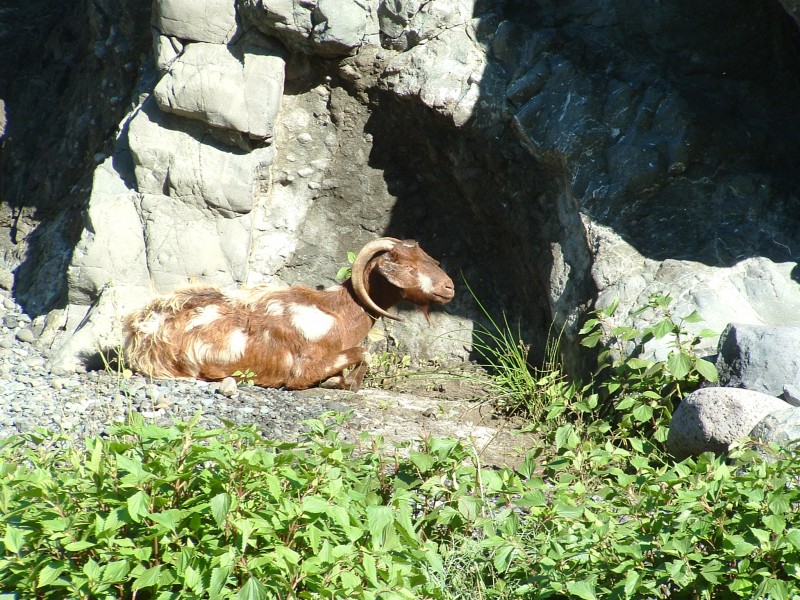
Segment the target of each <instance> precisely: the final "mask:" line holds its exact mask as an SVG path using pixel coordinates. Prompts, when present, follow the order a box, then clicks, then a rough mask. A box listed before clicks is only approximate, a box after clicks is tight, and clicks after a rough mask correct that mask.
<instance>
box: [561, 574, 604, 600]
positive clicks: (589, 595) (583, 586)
mask: <svg viewBox="0 0 800 600" xmlns="http://www.w3.org/2000/svg"><path fill="white" fill-rule="evenodd" d="M594 588H595V581H594V578H590V579H586V580H584V581H569V582H567V591H569V593H570V594H574V595H575V596H577V597H578V598H583V599H584V600H597V594H596V593H595V591H594Z"/></svg>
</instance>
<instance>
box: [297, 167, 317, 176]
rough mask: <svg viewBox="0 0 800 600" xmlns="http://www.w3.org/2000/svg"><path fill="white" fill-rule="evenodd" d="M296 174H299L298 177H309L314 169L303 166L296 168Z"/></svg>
mask: <svg viewBox="0 0 800 600" xmlns="http://www.w3.org/2000/svg"><path fill="white" fill-rule="evenodd" d="M297 174H298V175H300V177H311V175H313V174H314V169H312V168H311V167H303V168H302V169H298V170H297Z"/></svg>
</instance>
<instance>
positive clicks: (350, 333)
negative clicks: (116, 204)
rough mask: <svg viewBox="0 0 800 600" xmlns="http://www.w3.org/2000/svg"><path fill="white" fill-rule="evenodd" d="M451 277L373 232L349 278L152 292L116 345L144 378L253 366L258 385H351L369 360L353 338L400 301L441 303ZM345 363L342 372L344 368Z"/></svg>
mask: <svg viewBox="0 0 800 600" xmlns="http://www.w3.org/2000/svg"><path fill="white" fill-rule="evenodd" d="M454 294H455V290H454V287H453V281H452V280H451V279H450V277H448V276H447V274H446V273H445V272H444V271H443V270H442V269H441V268H440V267H439V263H438V262H437V261H435V260H434V259H433V258H431V257H430V256H428V254H426V253H425V252H424V251H423V250H422V249H421V248H420V247H419V244H417V242H415V241H414V240H398V239H395V238H380V239H378V240H374V241H372V242H370V243H368V244H367V245H366V246H364V248H362V249H361V251H360V252H359V253H358V255H357V256H356V259H355V261H354V262H353V266H352V276H351V277H350V278H349V279H347V280H346V281H345V282H344V283H342V284H341V285H336V286H333V287H330V288H327V289H324V290H314V289H310V288H307V287H303V286H292V287H286V288H277V289H276V288H270V287H269V286H264V285H261V286H255V287H253V288H250V289H241V290H236V291H232V292H226V291H223V290H220V289H219V288H215V287H210V286H195V287H187V288H184V289H179V290H176V291H173V292H172V293H170V294H167V295H165V296H161V297H159V298H156V299H154V300H152V301H151V302H150V303H149V304H147V305H146V306H145V307H144V308H142V309H140V310H138V311H135V312H133V313H131V314H130V315H128V316H127V317H126V319H125V321H124V325H123V331H124V335H125V342H124V353H125V356H126V358H127V361H128V364H129V365H130V366H131V367H132V368H133V369H134V370H136V371H139V372H141V373H143V374H145V375H148V376H150V377H154V378H184V377H189V378H196V379H204V380H207V381H217V380H220V379H224V378H225V377H228V376H231V375H233V374H234V373H235V372H237V371H240V372H243V373H244V372H247V371H249V372H251V373H254V374H255V375H254V378H253V383H254V384H256V385H259V386H262V387H270V388H284V389H288V390H301V389H306V388H309V387H312V386H314V385H318V384H321V383H323V382H326V381H327V384H328V385H330V386H331V387H338V388H341V389H351V390H354V391H356V390H358V389H359V387H360V386H361V382H362V380H363V378H364V375H365V374H366V372H367V369H368V367H369V365H368V364H367V357H368V354H367V352H366V350H365V349H364V348H363V347H362V346H361V345H360V344H361V342H362V341H363V340H364V338H365V337H366V335H367V333H368V332H369V330H370V329H371V328H372V326H373V324H374V323H375V321H377V319H378V318H379V317H386V318H389V319H394V320H397V321H399V320H401V319H400V318H399V317H396V316H395V315H392V314H390V313H388V312H387V309H388V308H390V307H392V306H394V305H395V304H397V303H398V302H400V301H401V300H405V301H409V302H412V303H414V304H416V305H418V306H420V307H422V308H423V310H424V311H425V315H426V317H427V315H428V313H427V310H428V307H429V305H430V304H445V303H447V302H449V301H450V300H451V299H452V298H453V296H454ZM351 367H353V369H352V370H351V371H350V372H349V374H348V375H347V376H345V375H344V371H345V370H346V369H349V368H351Z"/></svg>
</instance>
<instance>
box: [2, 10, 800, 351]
mask: <svg viewBox="0 0 800 600" xmlns="http://www.w3.org/2000/svg"><path fill="white" fill-rule="evenodd" d="M84 4H91V6H92V7H93V10H94V11H96V12H97V11H99V9H98V8H97V6H102V7H103V11H102V14H103V18H104V19H107V21H108V22H109V23H113V22H114V18H115V17H114V16H113V15H118V17H116V18H118V19H119V20H120V21H121V22H120V23H118V24H117V23H113V24H114V25H115V28H114V32H116V33H114V34H113V35H112V34H111V33H109V34H108V37H107V38H102V37H101V36H102V35H105V30H103V28H102V27H95V28H94V29H91V30H89V35H90V36H96V37H98V39H97V40H94V39H92V40H91V41H92V42H94V43H93V45H92V44H91V43H89V42H90V40H83V42H82V43H81V44H77V43H76V44H74V45H73V46H70V45H69V43H68V42H67V41H64V42H62V45H61V47H60V48H59V47H57V45H54V44H49V45H46V47H47V48H48V51H53V52H55V51H56V50H59V49H61V51H64V48H66V49H67V50H70V51H72V52H73V54H74V57H73V58H74V62H76V63H77V64H79V65H89V64H90V63H92V64H93V61H94V60H95V58H94V56H95V55H94V54H91V52H90V49H91V51H93V52H94V51H100V52H101V53H102V52H106V53H109V52H110V53H111V54H113V55H114V56H117V55H124V56H126V57H128V56H130V55H129V54H125V48H127V47H123V44H122V42H121V41H120V38H123V39H126V40H128V39H130V40H133V39H138V38H136V35H135V33H134V32H135V31H139V30H140V28H137V27H138V26H140V25H141V15H140V14H139V13H131V10H130V9H124V10H123V9H121V7H122V6H123V3H122V2H121V0H105V1H104V2H102V3H88V2H86V0H84V1H78V0H75V1H74V5H75V8H74V9H70V10H72V12H70V11H69V10H67V9H59V10H62V11H64V12H62V13H60V15H59V16H60V17H61V18H62V22H63V18H64V16H65V15H66V17H67V21H68V22H69V21H70V19H72V20H76V19H77V15H78V13H79V9H80V8H83V7H84ZM125 6H126V5H125ZM40 8H41V10H44V8H43V5H40ZM118 9H119V10H118ZM20 10H21V9H20ZM51 10H52V11H55V10H56V9H51ZM790 13H791V14H790ZM793 15H796V7H795V6H794V5H793V4H792V3H790V2H788V0H787V1H786V2H785V3H784V4H783V5H782V4H780V3H779V2H777V1H776V0H768V1H765V2H762V3H756V4H753V3H751V2H746V1H745V0H736V1H735V2H732V3H727V4H726V5H717V4H704V5H699V4H697V3H692V2H689V1H688V0H681V1H679V2H677V3H676V2H673V3H671V4H669V5H663V6H657V7H650V9H649V10H647V11H642V10H640V6H639V5H638V4H637V3H633V2H628V1H626V0H601V1H600V2H590V1H589V0H568V1H566V2H564V1H559V2H552V1H550V0H539V1H537V2H533V3H525V4H524V5H523V4H522V3H519V2H517V1H515V0H506V1H503V2H473V1H471V0H437V1H436V2H422V1H420V0H359V1H358V2H348V3H346V4H343V3H341V2H334V1H333V0H330V1H329V0H310V1H308V0H284V1H282V2H269V3H268V2H262V1H261V0H238V1H236V2H233V0H204V1H203V2H197V1H192V0H157V1H156V2H154V4H153V14H152V24H153V27H154V29H153V40H152V42H153V43H152V54H150V55H149V56H141V57H137V58H136V59H135V60H134V61H133V62H134V67H135V68H133V69H131V70H130V71H129V73H130V76H129V79H131V80H132V79H133V78H134V73H136V74H137V75H138V77H139V79H138V83H137V86H136V87H135V89H134V87H133V84H132V83H130V82H129V83H128V85H127V86H123V87H121V92H122V93H123V100H122V101H121V100H117V105H123V104H124V105H125V106H126V107H127V108H128V109H129V110H128V112H127V114H126V115H125V116H124V117H123V116H122V114H120V112H119V111H117V112H114V111H107V112H104V113H103V117H104V119H105V120H106V121H104V122H107V121H108V119H110V118H113V117H116V118H117V119H118V122H120V123H121V125H120V128H119V133H118V135H117V136H116V137H115V139H113V140H111V141H110V143H109V144H108V145H107V146H106V147H105V148H104V147H103V146H102V145H101V144H100V143H99V141H98V142H96V143H95V144H94V145H91V144H89V145H87V149H88V148H89V147H90V146H91V148H92V150H93V152H94V153H93V154H89V153H88V152H86V153H84V154H85V155H86V156H91V160H89V161H87V160H85V158H86V156H84V160H83V162H81V163H80V168H78V167H75V169H76V171H77V174H80V176H81V177H83V181H84V185H82V186H80V187H77V188H75V189H74V190H72V191H70V192H68V191H67V190H68V188H67V185H66V181H68V179H65V178H59V177H58V176H54V175H45V173H47V172H48V171H49V169H47V168H45V166H44V165H43V164H42V163H41V161H39V160H38V157H39V153H41V152H44V150H43V148H44V147H45V145H44V144H41V145H37V144H33V143H31V142H30V141H29V140H28V141H26V142H23V141H22V140H21V139H20V137H21V136H22V137H23V138H24V137H25V135H26V134H27V136H28V137H30V136H32V135H33V132H34V131H35V129H34V128H33V126H32V125H28V129H24V128H21V125H20V124H19V123H18V122H15V120H14V118H13V117H14V114H15V111H20V110H21V109H20V107H19V104H20V103H21V102H24V99H25V98H26V97H30V95H31V94H32V92H30V91H29V90H24V89H22V87H21V84H19V83H18V84H16V86H10V87H9V86H8V85H4V86H3V87H0V97H2V98H3V99H4V100H5V101H6V104H7V107H8V108H7V113H8V114H9V115H10V116H9V118H8V125H7V126H6V134H5V142H4V144H5V145H4V154H3V157H2V159H0V165H1V166H2V169H3V173H4V175H5V174H6V173H9V174H12V175H13V176H12V177H11V178H10V179H7V181H8V183H5V182H4V183H3V184H2V188H0V191H1V192H2V194H3V197H2V200H3V201H4V202H5V203H7V204H8V205H9V206H10V207H14V206H20V205H24V206H25V207H26V210H23V211H22V213H24V215H25V218H26V219H27V221H26V222H28V223H29V224H30V228H31V230H32V231H34V233H32V234H31V235H30V236H29V238H28V239H29V240H30V244H29V246H34V247H35V249H36V250H37V252H36V253H31V252H29V253H28V254H27V256H26V257H25V258H24V260H22V262H20V261H21V257H22V256H23V252H22V250H23V249H24V248H25V247H27V246H25V245H24V244H22V243H21V242H23V241H24V240H22V239H18V240H16V241H17V242H19V243H17V244H8V243H6V247H7V252H6V259H7V263H8V265H9V267H11V268H15V269H16V282H15V289H16V290H17V296H18V298H19V299H20V301H22V302H23V303H25V304H26V306H27V307H28V308H29V310H30V311H31V312H35V313H41V314H46V313H49V314H50V317H49V318H48V320H49V322H50V323H49V325H50V326H49V327H48V332H50V334H51V335H46V336H45V337H44V338H43V341H42V343H50V344H52V346H53V349H54V361H55V362H59V363H61V364H62V365H67V366H70V365H75V364H77V363H78V362H79V361H80V360H82V359H81V357H82V356H85V355H87V354H89V353H91V352H92V350H93V349H94V348H95V347H96V346H97V345H98V340H99V339H101V338H102V339H103V340H104V341H103V344H109V343H113V339H114V335H110V334H109V329H110V327H111V326H110V325H109V323H112V322H113V321H114V318H113V317H110V316H109V313H108V312H107V311H121V310H124V307H127V306H128V305H133V304H135V303H137V302H139V301H141V300H142V299H143V298H144V296H146V295H147V294H149V293H151V292H153V291H156V290H161V289H168V288H171V287H174V286H176V285H180V284H182V283H185V282H186V281H190V280H196V279H203V280H209V281H213V282H217V283H222V284H246V283H256V282H263V281H267V282H276V283H277V282H284V283H294V282H298V281H303V282H306V283H311V284H314V283H319V284H328V283H331V282H332V277H333V275H334V274H335V273H336V270H337V266H338V265H339V264H341V262H342V261H343V258H344V256H345V255H346V252H347V251H348V250H355V249H357V248H358V247H359V246H360V245H361V244H362V243H364V242H366V241H367V240H369V239H372V238H374V237H376V236H378V235H382V234H384V233H386V234H389V235H395V236H398V237H415V238H417V239H419V240H420V241H421V242H422V243H423V246H424V247H425V248H426V250H428V251H429V252H430V253H431V254H432V255H434V256H439V257H442V263H443V266H444V267H445V268H446V269H447V270H448V271H449V272H450V273H451V274H453V275H454V279H459V273H461V274H463V278H464V279H465V280H466V281H467V282H468V283H469V285H470V287H471V288H472V289H473V290H474V292H475V294H476V295H477V297H478V298H479V299H480V300H481V302H482V303H483V304H484V306H487V307H489V308H490V310H491V311H493V312H495V313H499V312H500V311H504V312H505V313H506V314H507V315H508V316H509V320H510V321H511V322H516V321H517V320H519V321H520V331H521V334H522V336H523V337H525V338H526V341H530V342H532V344H533V349H534V356H536V353H537V352H540V351H541V349H542V348H543V346H544V341H545V338H546V336H547V332H548V331H549V330H550V328H551V324H552V323H553V322H555V324H556V327H560V326H561V325H566V330H565V332H566V334H565V337H564V341H565V349H566V350H567V354H568V357H569V359H570V362H571V364H572V365H573V366H579V364H580V357H579V356H578V352H577V350H576V345H575V344H574V341H575V331H576V327H575V325H576V323H577V322H578V321H579V319H580V317H581V315H582V314H583V313H584V311H585V310H586V309H587V308H588V307H590V306H592V304H593V303H595V302H597V303H599V304H600V305H602V304H604V303H608V302H610V301H611V300H612V299H613V298H620V299H621V307H622V310H620V311H618V313H617V314H618V315H619V316H620V317H621V318H623V319H624V318H626V315H627V313H628V312H630V311H631V310H632V309H634V308H636V307H638V306H639V305H641V304H643V303H644V301H645V300H646V299H647V297H648V296H649V295H650V294H651V293H652V292H667V293H670V294H672V295H673V297H674V298H675V299H676V311H677V312H678V313H679V314H680V313H681V312H682V311H684V310H685V311H686V312H687V313H688V312H690V311H691V310H693V309H695V308H698V309H699V310H700V312H701V313H702V314H703V315H704V316H705V317H706V318H707V319H708V320H709V321H710V324H711V325H712V326H713V327H716V328H717V329H718V330H719V331H721V330H722V328H723V327H724V325H725V324H726V323H727V322H730V321H739V322H749V323H753V324H773V323H776V322H784V323H790V324H800V311H797V310H796V307H798V305H800V287H798V279H800V277H799V276H798V271H797V266H796V265H797V260H798V254H800V250H798V248H800V243H798V242H800V218H799V217H798V215H800V210H798V209H799V208H800V190H798V183H797V177H796V173H797V172H800V152H799V151H798V150H800V127H798V125H800V122H799V121H800V114H798V112H797V110H796V105H797V99H798V97H800V78H799V77H798V73H800V30H798V24H797V21H796V20H795V19H794V18H793ZM54 21H55V19H54ZM105 22H106V21H103V23H105ZM60 27H61V29H59V27H56V28H55V30H54V31H55V34H54V35H57V34H58V33H59V32H60V31H62V30H63V29H64V28H65V27H67V26H65V25H63V24H62V25H61V26H60ZM101 32H102V34H101ZM85 35H86V34H84V36H85ZM764 40H770V43H769V44H765V43H764ZM100 42H102V43H100ZM133 47H136V48H140V47H141V46H136V45H133ZM81 53H83V55H82V54H81ZM130 62H131V61H128V62H126V63H125V64H126V65H127V64H129V63H130ZM90 73H91V71H90V70H89V69H88V66H85V67H84V70H83V71H82V70H81V69H77V70H76V72H75V73H74V74H73V75H72V76H73V77H74V78H76V80H75V81H72V80H70V79H69V78H67V80H66V82H67V84H66V88H65V89H66V90H67V91H66V92H65V91H64V90H61V89H60V88H58V87H55V88H54V89H48V90H46V91H47V93H48V94H49V97H51V98H54V99H57V100H58V101H61V102H65V103H67V104H68V105H69V106H72V105H73V104H78V105H80V104H81V103H83V104H88V101H87V100H86V99H85V98H81V97H78V96H76V95H75V94H74V93H72V94H70V93H69V90H70V89H73V88H74V89H78V86H79V85H85V84H86V83H87V82H89V83H91V84H93V85H95V86H96V87H95V89H96V90H98V91H99V90H103V89H105V88H104V85H107V81H112V79H111V78H112V75H111V74H109V75H108V76H107V78H106V80H107V81H106V80H98V79H95V76H94V75H91V74H90ZM0 76H1V77H0V79H3V81H9V80H11V79H12V77H11V75H10V74H9V73H5V72H0ZM26 94H28V95H27V96H26ZM59 94H60V95H59ZM114 97H117V96H114ZM70 103H72V104H70ZM67 113H68V114H77V113H78V110H77V109H75V108H73V109H72V111H67ZM60 124H61V125H63V127H62V129H61V131H62V132H63V131H68V132H70V133H73V132H74V134H75V136H78V137H79V136H80V131H81V129H80V128H79V125H80V123H78V122H71V121H67V122H66V123H60ZM49 135H51V136H54V135H55V134H54V133H52V132H51V133H50V134H49ZM104 135H105V137H103V136H100V137H102V141H104V142H105V141H106V140H110V139H111V138H109V136H108V132H107V128H106V130H105V134H104ZM68 137H71V136H68ZM26 144H27V145H26ZM26 149H27V154H26V153H25V152H23V150H26ZM101 150H102V151H103V152H102V154H99V153H100V152H101ZM62 155H63V156H64V160H66V158H67V157H68V156H69V153H68V152H66V151H64V152H62ZM47 156H49V157H52V158H51V162H55V158H56V157H55V156H54V155H51V154H47ZM34 157H36V159H34ZM26 158H28V159H30V160H27V162H26V165H25V169H26V170H25V172H24V174H14V168H15V166H17V165H18V164H19V162H20V161H26ZM92 161H94V162H95V163H96V164H92ZM48 164H49V163H48ZM92 169H94V170H95V172H94V175H93V177H91V173H90V171H91V170H92ZM37 177H38V178H40V179H43V180H44V181H46V182H47V186H46V189H45V187H40V188H37V189H35V190H34V193H33V196H32V197H31V198H30V199H29V200H26V201H22V200H21V198H22V196H23V194H24V193H25V191H27V190H28V187H30V186H28V187H26V184H29V183H30V182H32V181H35V180H36V178H37ZM4 179H5V177H4ZM73 179H74V177H73ZM90 181H91V184H90ZM66 196H69V198H71V199H72V200H70V203H69V206H72V207H73V208H74V209H77V208H85V210H84V211H83V212H82V213H80V214H79V213H78V211H77V210H71V211H66V212H65V211H64V210H62V209H57V207H58V206H59V200H60V199H63V198H64V197H66ZM33 207H35V210H32V209H31V208H33ZM48 211H50V212H48ZM14 215H15V213H14V211H13V210H10V211H9V212H8V220H7V221H6V223H7V226H8V228H9V231H11V232H12V235H13V232H14V227H15V225H14V224H13V219H14ZM79 217H80V219H81V220H79V219H78V218H79ZM37 219H40V220H41V222H40V223H39V224H38V227H37V228H36V229H35V230H33V226H34V225H36V220H37ZM38 231H41V232H47V233H48V235H46V236H45V235H43V234H40V235H39V237H38V238H37V237H36V233H35V232H38ZM37 239H38V241H37ZM45 240H50V241H47V242H45ZM43 273H46V274H47V276H44V275H43ZM112 296H113V300H111V299H110V298H111V297H112ZM57 307H60V310H59V311H57V312H52V309H53V308H57ZM121 307H122V308H121ZM480 317H481V315H480V311H479V310H478V309H477V304H476V302H475V301H474V300H473V299H472V298H471V297H470V295H469V293H467V292H466V289H465V288H464V287H462V288H461V289H460V290H459V297H458V299H457V300H456V301H455V302H454V303H453V304H452V305H449V307H448V314H437V315H435V318H434V324H435V325H434V327H433V328H432V329H428V328H426V327H421V326H420V324H421V323H422V322H423V321H424V319H423V320H422V321H420V320H419V319H418V318H412V319H410V321H409V323H408V324H407V325H404V326H399V327H394V328H393V329H392V331H390V332H389V333H390V334H391V337H393V338H395V339H398V340H400V342H401V343H403V344H405V345H406V346H407V347H408V348H409V349H411V350H413V351H414V352H415V353H419V354H421V355H423V356H424V355H428V356H433V355H441V356H459V355H461V356H463V355H464V354H465V352H468V351H469V342H470V339H469V337H470V334H469V331H470V329H471V327H472V323H473V321H475V320H476V319H480ZM732 317H734V318H732ZM76 332H78V333H77V334H76ZM714 343H715V340H710V341H709V344H710V345H709V350H710V349H711V348H713V345H714ZM465 348H466V349H465Z"/></svg>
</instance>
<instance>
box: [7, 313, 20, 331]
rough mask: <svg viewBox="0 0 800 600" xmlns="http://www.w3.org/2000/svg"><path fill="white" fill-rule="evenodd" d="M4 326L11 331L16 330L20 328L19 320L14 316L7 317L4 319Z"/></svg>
mask: <svg viewBox="0 0 800 600" xmlns="http://www.w3.org/2000/svg"><path fill="white" fill-rule="evenodd" d="M3 325H5V326H6V327H8V328H9V329H14V328H15V327H17V326H19V320H18V319H17V317H15V316H13V315H7V316H6V317H5V318H4V319H3Z"/></svg>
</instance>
